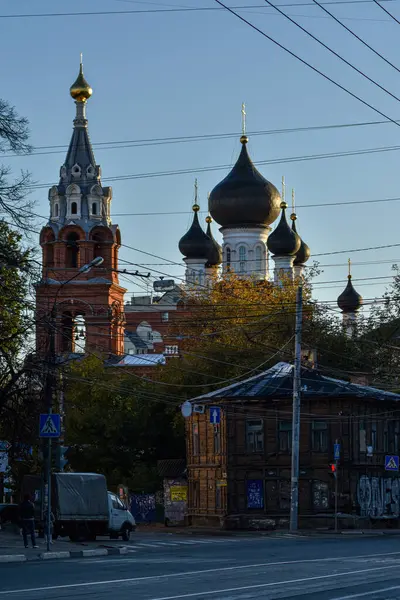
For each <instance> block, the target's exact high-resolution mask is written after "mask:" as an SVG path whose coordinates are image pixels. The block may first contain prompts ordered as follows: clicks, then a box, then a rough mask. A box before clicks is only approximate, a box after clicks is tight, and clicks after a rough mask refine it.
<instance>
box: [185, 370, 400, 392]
mask: <svg viewBox="0 0 400 600" xmlns="http://www.w3.org/2000/svg"><path fill="white" fill-rule="evenodd" d="M301 384H302V387H301V395H302V397H303V398H310V397H316V396H319V397H323V396H325V397H326V396H332V397H340V396H342V397H343V396H347V397H349V396H352V397H363V398H371V399H374V400H395V401H399V400H400V394H393V393H392V392H386V391H384V390H379V389H377V388H373V387H370V386H363V385H358V384H355V383H349V382H348V381H342V380H340V379H333V378H332V377H327V376H325V375H321V373H320V372H319V371H317V370H313V369H306V368H305V367H302V369H301ZM292 394H293V365H291V364H289V363H285V362H280V363H278V364H276V365H275V366H274V367H271V368H270V369H268V370H267V371H264V372H263V373H260V374H258V375H253V377H249V378H248V379H245V380H243V381H240V382H238V383H233V384H231V385H228V386H226V387H223V388H221V389H219V390H215V391H213V392H209V393H208V394H204V395H203V396H198V397H197V398H194V399H193V400H195V401H196V402H199V401H201V402H207V401H208V400H210V401H211V400H215V399H217V398H268V397H271V396H272V397H274V398H289V397H291V396H292Z"/></svg>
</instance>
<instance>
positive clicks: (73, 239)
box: [65, 232, 79, 269]
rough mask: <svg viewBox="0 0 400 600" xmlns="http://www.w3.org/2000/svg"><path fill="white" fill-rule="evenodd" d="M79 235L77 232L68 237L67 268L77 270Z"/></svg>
mask: <svg viewBox="0 0 400 600" xmlns="http://www.w3.org/2000/svg"><path fill="white" fill-rule="evenodd" d="M78 240H79V235H78V234H77V233H75V232H72V233H69V234H68V236H67V251H66V261H65V262H66V266H67V267H68V268H70V269H76V268H77V267H78V262H79V246H78V243H77V242H78Z"/></svg>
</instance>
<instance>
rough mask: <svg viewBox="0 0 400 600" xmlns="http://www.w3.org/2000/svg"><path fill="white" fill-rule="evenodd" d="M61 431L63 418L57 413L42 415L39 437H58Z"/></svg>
mask: <svg viewBox="0 0 400 600" xmlns="http://www.w3.org/2000/svg"><path fill="white" fill-rule="evenodd" d="M60 433H61V418H60V415H57V414H56V413H49V414H47V415H40V421H39V437H41V438H58V437H60Z"/></svg>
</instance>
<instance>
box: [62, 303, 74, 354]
mask: <svg viewBox="0 0 400 600" xmlns="http://www.w3.org/2000/svg"><path fill="white" fill-rule="evenodd" d="M72 333H73V318H72V315H71V313H70V312H66V313H64V314H63V316H62V320H61V334H60V337H61V351H62V352H72V346H73V344H72Z"/></svg>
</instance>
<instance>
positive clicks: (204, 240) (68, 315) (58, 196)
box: [36, 62, 362, 366]
mask: <svg viewBox="0 0 400 600" xmlns="http://www.w3.org/2000/svg"><path fill="white" fill-rule="evenodd" d="M70 94H71V97H72V98H73V100H74V101H75V108H76V114H75V119H74V121H73V130H72V136H71V141H70V144H69V148H68V151H67V155H66V158H65V161H64V163H63V165H62V166H61V169H60V174H59V183H58V185H54V186H53V187H51V189H50V190H49V204H50V216H49V220H48V222H47V224H46V225H45V226H44V227H43V229H42V231H41V233H40V245H41V247H42V253H43V268H42V278H41V280H40V282H39V283H38V284H37V286H36V309H37V323H38V325H37V351H38V352H40V353H44V352H48V350H49V339H50V338H51V336H50V335H49V315H52V316H53V317H54V319H55V322H54V320H53V321H52V323H51V325H50V326H51V327H53V328H54V331H55V333H54V338H53V339H54V345H55V348H54V351H55V353H56V354H57V355H58V354H65V353H72V354H75V353H82V352H85V351H86V349H88V348H90V349H91V350H94V351H99V352H102V353H106V354H108V356H109V357H114V359H115V360H114V362H115V364H116V365H117V366H118V365H120V366H126V365H132V366H135V365H137V366H143V365H145V366H149V364H151V365H154V364H160V363H163V362H165V356H168V355H170V356H176V355H177V354H178V346H177V345H176V342H174V343H172V344H168V343H167V341H168V340H167V330H168V324H169V321H170V313H171V312H173V311H176V310H179V309H180V308H181V305H182V300H181V295H182V289H183V288H184V287H185V286H187V287H190V286H194V285H207V282H208V281H209V280H210V279H211V276H214V274H215V273H218V272H220V269H222V272H223V273H227V272H235V273H236V274H237V275H239V276H240V277H253V278H255V279H259V280H265V279H268V278H269V272H270V264H269V256H270V255H271V256H272V260H273V263H274V265H273V272H274V281H275V283H276V284H277V285H279V283H280V281H281V278H282V273H283V274H284V275H285V277H289V278H290V279H292V280H294V279H295V278H296V277H300V276H301V275H302V273H303V271H304V268H305V264H306V262H307V261H308V260H309V258H310V249H309V247H308V246H307V244H306V243H305V242H304V240H302V238H301V237H300V235H299V233H298V231H297V227H296V214H295V211H294V202H292V206H293V210H292V214H291V215H290V220H291V226H290V225H289V223H288V220H287V217H286V210H287V204H286V202H285V197H284V196H285V193H284V191H285V186H284V181H282V196H281V194H280V193H279V191H278V190H277V188H276V187H275V186H274V185H273V184H272V183H271V182H269V181H268V180H267V179H265V177H264V176H263V175H262V174H261V173H260V172H259V171H258V170H257V169H256V167H255V166H254V164H253V162H252V161H251V158H250V156H249V153H248V150H247V144H248V137H247V135H246V133H245V124H244V123H243V131H242V136H241V138H240V142H241V145H242V147H241V151H240V154H239V157H238V159H237V161H236V164H235V165H234V167H233V168H232V170H231V171H230V173H229V174H228V175H227V176H226V177H225V178H224V179H223V180H222V181H221V182H220V183H218V184H217V185H216V186H215V187H214V189H213V190H212V192H211V194H210V195H209V199H208V210H209V215H208V216H207V217H206V230H204V229H203V227H202V225H201V223H200V221H199V211H200V206H199V200H198V189H197V182H196V184H195V201H194V204H193V221H192V224H191V226H190V228H189V230H188V231H187V232H186V233H185V234H184V235H183V237H182V238H181V239H180V241H179V250H180V252H181V253H182V255H183V257H184V258H183V260H184V262H185V264H186V272H185V282H184V283H182V284H175V283H174V282H173V281H159V282H156V283H155V284H154V287H155V289H156V290H158V291H160V292H161V295H160V296H158V297H155V298H153V296H150V295H146V296H141V297H137V296H136V297H133V298H132V299H131V300H130V301H127V302H124V295H125V292H126V290H125V288H123V287H122V286H121V285H120V283H119V279H118V273H119V269H118V253H119V249H120V246H121V233H120V230H119V227H118V225H115V224H112V221H111V203H112V188H111V187H104V186H103V185H102V182H101V168H100V166H99V165H98V164H97V163H96V160H95V157H94V153H93V148H92V145H91V142H90V138H89V134H88V121H87V118H86V106H87V101H88V100H89V98H90V97H91V95H92V89H91V87H90V85H89V84H88V82H87V81H86V79H85V77H84V74H83V66H82V62H81V65H80V70H79V75H78V77H77V79H76V81H75V82H74V83H73V85H72V86H71V88H70ZM243 113H244V109H242V114H243ZM244 114H245V113H244ZM293 200H294V197H293ZM278 219H279V221H278V224H277V225H276V227H275V229H274V230H273V231H272V228H271V226H272V224H273V223H274V222H275V221H277V220H278ZM213 220H214V221H215V222H216V223H217V224H218V225H219V226H220V232H221V234H222V240H223V242H222V247H221V246H220V245H219V244H218V242H217V241H216V240H215V238H214V236H213V233H212V227H211V223H212V221H213ZM157 286H158V287H157ZM361 303H362V299H361V297H360V296H359V294H357V292H356V291H355V290H354V288H353V285H352V282H351V275H350V274H349V278H348V283H347V287H346V289H345V290H344V292H343V293H342V294H341V295H340V296H339V298H338V305H339V307H340V309H341V310H342V313H343V319H344V323H345V326H346V328H347V330H348V331H350V330H351V327H352V323H354V320H355V318H356V314H357V311H358V310H359V308H360V307H361ZM141 354H146V355H149V356H147V358H142V362H143V360H144V361H145V363H143V364H141V363H140V360H139V356H138V355H141Z"/></svg>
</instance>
